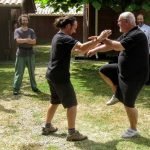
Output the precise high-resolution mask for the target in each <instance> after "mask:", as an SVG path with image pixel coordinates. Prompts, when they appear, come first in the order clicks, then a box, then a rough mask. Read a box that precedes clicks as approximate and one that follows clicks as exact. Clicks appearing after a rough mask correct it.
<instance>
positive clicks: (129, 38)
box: [88, 12, 149, 138]
mask: <svg viewBox="0 0 150 150" xmlns="http://www.w3.org/2000/svg"><path fill="white" fill-rule="evenodd" d="M118 25H119V27H120V32H122V33H123V35H122V36H121V37H120V38H118V41H114V40H110V39H106V40H104V41H103V43H104V44H103V45H101V46H99V47H96V48H94V49H92V50H90V51H89V52H88V55H89V56H92V55H94V54H95V53H96V52H106V51H109V50H112V49H113V50H115V51H120V53H119V57H118V63H116V64H107V65H104V66H103V67H102V68H101V69H100V75H101V77H102V78H103V79H104V81H105V82H106V83H107V84H108V85H109V86H110V87H111V89H112V91H113V93H114V95H113V97H112V98H111V99H110V100H109V101H108V102H107V105H113V104H115V103H117V102H119V101H120V102H122V103H123V104H124V107H125V110H126V113H127V116H128V119H129V122H130V128H129V129H127V131H126V132H125V133H123V135H122V137H123V138H131V137H134V136H137V135H138V134H139V133H138V131H137V121H138V112H137V109H136V108H135V100H136V98H137V96H138V94H139V92H140V90H141V89H142V87H143V86H144V84H145V82H146V80H147V79H148V70H149V65H148V43H147V38H146V36H145V34H144V33H143V32H142V31H141V30H140V29H139V28H138V27H137V26H136V23H135V17H134V15H133V14H132V13H131V12H124V13H122V14H121V15H120V16H119V18H118Z"/></svg>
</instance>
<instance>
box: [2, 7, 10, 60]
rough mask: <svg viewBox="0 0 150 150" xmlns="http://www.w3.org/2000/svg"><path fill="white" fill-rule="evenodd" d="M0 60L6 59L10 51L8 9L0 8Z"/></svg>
mask: <svg viewBox="0 0 150 150" xmlns="http://www.w3.org/2000/svg"><path fill="white" fill-rule="evenodd" d="M0 14H1V17H0V60H3V59H5V58H7V57H8V53H9V49H10V38H9V34H10V31H9V28H10V9H9V8H0Z"/></svg>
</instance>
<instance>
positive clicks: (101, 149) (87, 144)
mask: <svg viewBox="0 0 150 150" xmlns="http://www.w3.org/2000/svg"><path fill="white" fill-rule="evenodd" d="M48 136H53V137H57V138H66V136H67V134H66V133H61V134H58V133H53V134H51V135H48ZM149 140H150V139H148V138H145V137H143V136H139V137H136V138H131V139H115V140H111V141H108V142H106V143H100V142H95V141H93V140H90V139H87V140H84V141H76V142H74V146H75V147H77V148H79V149H82V150H117V145H118V144H119V143H120V142H126V141H130V142H132V143H136V144H138V145H139V146H141V148H142V147H143V146H144V147H145V146H146V147H150V142H149ZM122 144H124V143H122ZM139 146H138V147H139Z"/></svg>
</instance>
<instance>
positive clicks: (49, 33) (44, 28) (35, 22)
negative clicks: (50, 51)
mask: <svg viewBox="0 0 150 150" xmlns="http://www.w3.org/2000/svg"><path fill="white" fill-rule="evenodd" d="M57 17H60V16H36V15H32V16H30V27H31V28H33V29H34V30H35V32H36V35H37V42H38V43H39V42H40V41H45V42H47V41H49V42H50V41H51V39H52V37H53V36H54V34H56V32H57V31H58V29H56V28H55V27H54V25H53V23H54V21H55V19H56V18H57ZM76 18H77V21H78V29H77V33H76V34H74V35H73V37H74V38H76V39H78V40H79V41H81V42H82V41H83V16H76Z"/></svg>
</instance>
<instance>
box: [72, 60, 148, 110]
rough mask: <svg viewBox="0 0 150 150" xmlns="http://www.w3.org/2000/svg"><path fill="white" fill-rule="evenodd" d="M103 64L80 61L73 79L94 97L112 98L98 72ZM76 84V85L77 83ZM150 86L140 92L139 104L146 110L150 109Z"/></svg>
mask: <svg viewBox="0 0 150 150" xmlns="http://www.w3.org/2000/svg"><path fill="white" fill-rule="evenodd" d="M101 66H102V63H101V62H99V64H98V63H97V62H91V61H86V62H84V61H80V62H76V63H74V64H73V68H72V73H71V76H72V79H76V80H78V85H79V87H81V89H82V90H84V88H85V87H86V89H85V90H86V91H89V92H91V93H92V94H93V95H94V96H111V95H112V91H111V89H110V88H109V87H108V85H107V84H106V83H105V82H104V81H103V80H102V79H101V77H100V75H99V73H98V70H99V68H100V67H101ZM75 84H76V83H75ZM149 99H150V86H144V88H143V89H142V91H141V92H140V94H139V96H138V99H137V101H136V103H137V104H142V106H143V107H145V108H150V101H149Z"/></svg>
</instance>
